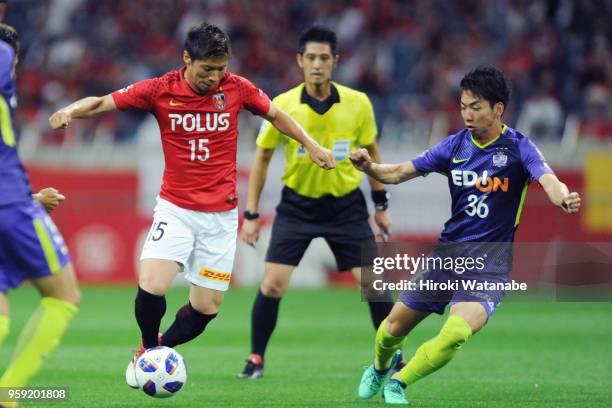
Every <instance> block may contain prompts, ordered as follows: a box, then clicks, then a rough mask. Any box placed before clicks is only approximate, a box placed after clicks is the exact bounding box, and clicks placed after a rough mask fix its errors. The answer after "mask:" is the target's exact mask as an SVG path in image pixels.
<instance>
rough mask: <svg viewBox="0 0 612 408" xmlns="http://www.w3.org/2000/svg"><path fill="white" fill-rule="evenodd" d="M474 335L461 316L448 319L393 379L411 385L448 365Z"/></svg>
mask: <svg viewBox="0 0 612 408" xmlns="http://www.w3.org/2000/svg"><path fill="white" fill-rule="evenodd" d="M471 335H472V329H471V327H470V325H469V324H468V323H467V322H466V321H465V320H463V319H462V318H461V317H459V316H451V317H449V318H448V320H447V321H446V323H444V326H442V329H441V330H440V333H439V334H438V336H436V337H435V338H433V339H431V340H429V341H428V342H427V343H425V344H423V345H422V346H421V347H419V348H418V349H417V351H416V352H415V353H414V357H412V359H411V360H410V361H409V362H408V364H406V366H405V367H404V368H402V369H401V371H399V372H398V373H395V374H393V376H392V377H391V378H394V379H396V380H399V381H401V382H402V383H404V384H406V385H409V384H412V383H414V382H415V381H417V380H420V379H421V378H423V377H425V376H427V375H429V374H431V373H433V372H434V371H436V370H437V369H439V368H441V367H443V366H444V365H445V364H446V363H448V362H449V361H450V360H451V359H452V358H453V357H454V356H455V354H456V353H457V351H458V350H459V349H460V348H461V346H463V344H465V342H466V341H467V340H468V339H469V338H470V336H471Z"/></svg>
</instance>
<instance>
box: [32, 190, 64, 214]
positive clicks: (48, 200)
mask: <svg viewBox="0 0 612 408" xmlns="http://www.w3.org/2000/svg"><path fill="white" fill-rule="evenodd" d="M32 197H34V199H35V200H36V201H38V202H39V203H41V204H42V205H43V207H45V210H47V212H49V213H50V212H51V211H53V210H55V209H56V208H57V206H58V205H60V203H61V202H62V201H64V200H65V199H66V197H65V196H64V195H63V194H60V192H59V191H57V190H56V189H54V188H53V187H47V188H43V189H42V190H40V191H39V192H38V193H35V194H32Z"/></svg>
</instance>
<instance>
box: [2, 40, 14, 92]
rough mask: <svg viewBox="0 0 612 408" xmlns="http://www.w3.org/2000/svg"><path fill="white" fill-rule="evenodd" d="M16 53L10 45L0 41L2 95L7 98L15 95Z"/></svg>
mask: <svg viewBox="0 0 612 408" xmlns="http://www.w3.org/2000/svg"><path fill="white" fill-rule="evenodd" d="M14 59H15V53H14V52H13V49H12V48H11V46H10V45H8V44H7V43H5V42H4V41H0V93H1V94H2V95H3V96H4V97H5V98H7V97H8V96H9V95H12V94H13V93H14V89H13V87H14V84H13V60H14Z"/></svg>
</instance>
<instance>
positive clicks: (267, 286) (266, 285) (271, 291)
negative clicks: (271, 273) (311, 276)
mask: <svg viewBox="0 0 612 408" xmlns="http://www.w3.org/2000/svg"><path fill="white" fill-rule="evenodd" d="M260 289H261V293H263V294H264V296H267V297H273V298H280V297H282V296H283V295H284V294H285V291H286V290H287V285H286V284H285V282H283V281H281V280H280V279H274V278H268V279H264V280H263V282H262V283H261V287H260Z"/></svg>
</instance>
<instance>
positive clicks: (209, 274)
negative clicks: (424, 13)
mask: <svg viewBox="0 0 612 408" xmlns="http://www.w3.org/2000/svg"><path fill="white" fill-rule="evenodd" d="M237 231H238V209H237V208H234V209H233V210H229V211H223V212H202V211H193V210H186V209H184V208H181V207H178V206H176V205H174V204H172V203H171V202H169V201H166V200H164V199H163V198H159V197H158V198H157V205H156V206H155V209H154V212H153V225H152V226H151V229H150V230H149V234H148V235H147V239H146V240H145V243H144V246H143V248H142V253H141V255H140V260H141V261H142V260H143V259H168V260H171V261H176V262H178V263H180V264H181V265H183V271H184V272H185V278H186V279H187V280H188V281H189V282H191V283H193V284H194V285H197V286H202V287H205V288H209V289H215V290H220V291H226V290H227V289H228V288H229V283H230V279H231V277H232V270H233V268H234V256H235V254H236V236H237Z"/></svg>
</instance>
